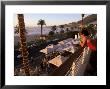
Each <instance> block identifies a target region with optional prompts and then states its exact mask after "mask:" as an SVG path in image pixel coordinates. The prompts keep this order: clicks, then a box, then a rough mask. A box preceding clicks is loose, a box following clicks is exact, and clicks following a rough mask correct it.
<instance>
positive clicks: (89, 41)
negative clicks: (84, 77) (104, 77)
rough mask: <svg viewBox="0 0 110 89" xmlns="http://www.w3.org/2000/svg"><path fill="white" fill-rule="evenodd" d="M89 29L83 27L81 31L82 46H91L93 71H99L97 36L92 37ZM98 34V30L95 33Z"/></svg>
mask: <svg viewBox="0 0 110 89" xmlns="http://www.w3.org/2000/svg"><path fill="white" fill-rule="evenodd" d="M88 30H89V29H87V28H83V29H82V31H81V33H80V37H81V38H80V45H81V47H89V49H90V50H91V55H90V65H91V66H92V68H93V69H92V73H95V75H96V73H97V38H94V39H93V38H91V37H90V36H89V35H90V33H89V32H88ZM93 35H96V32H95V33H94V34H93Z"/></svg>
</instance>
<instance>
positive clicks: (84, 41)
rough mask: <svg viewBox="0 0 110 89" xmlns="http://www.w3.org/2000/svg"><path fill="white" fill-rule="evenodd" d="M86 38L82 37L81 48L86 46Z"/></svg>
mask: <svg viewBox="0 0 110 89" xmlns="http://www.w3.org/2000/svg"><path fill="white" fill-rule="evenodd" d="M86 40H87V39H86V37H84V36H81V41H80V45H81V47H84V45H85V44H86Z"/></svg>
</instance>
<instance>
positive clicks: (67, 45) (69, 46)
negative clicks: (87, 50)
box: [40, 38, 79, 54]
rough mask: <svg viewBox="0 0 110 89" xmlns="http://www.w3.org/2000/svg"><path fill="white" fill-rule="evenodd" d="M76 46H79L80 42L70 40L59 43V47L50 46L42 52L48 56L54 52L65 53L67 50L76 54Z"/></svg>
mask: <svg viewBox="0 0 110 89" xmlns="http://www.w3.org/2000/svg"><path fill="white" fill-rule="evenodd" d="M74 44H79V40H76V39H73V38H69V39H66V40H63V41H60V42H58V44H57V45H53V44H50V45H48V46H47V47H46V48H45V49H42V50H41V51H40V52H43V53H45V54H48V53H50V52H53V51H59V52H63V51H64V50H66V51H69V52H72V53H74V52H75V48H74Z"/></svg>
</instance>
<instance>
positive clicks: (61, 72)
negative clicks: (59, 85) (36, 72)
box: [49, 47, 84, 76]
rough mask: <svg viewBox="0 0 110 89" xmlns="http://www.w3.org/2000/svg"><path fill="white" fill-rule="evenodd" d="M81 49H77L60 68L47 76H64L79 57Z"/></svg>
mask: <svg viewBox="0 0 110 89" xmlns="http://www.w3.org/2000/svg"><path fill="white" fill-rule="evenodd" d="M83 49H84V48H82V47H79V48H78V49H77V50H76V51H75V53H74V54H72V55H71V56H70V58H69V59H68V60H66V61H65V62H64V63H63V64H62V65H61V66H60V67H58V68H57V69H55V70H54V71H53V72H52V73H50V74H49V76H65V75H66V73H67V72H68V70H69V69H70V68H71V66H72V64H73V62H74V61H75V60H76V59H77V58H78V57H79V55H80V54H81V53H82V52H83Z"/></svg>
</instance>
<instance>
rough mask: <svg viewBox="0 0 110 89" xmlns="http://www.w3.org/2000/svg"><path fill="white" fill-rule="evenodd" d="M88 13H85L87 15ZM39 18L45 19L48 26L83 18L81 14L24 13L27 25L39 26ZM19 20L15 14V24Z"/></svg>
mask: <svg viewBox="0 0 110 89" xmlns="http://www.w3.org/2000/svg"><path fill="white" fill-rule="evenodd" d="M87 15H88V14H87ZM87 15H85V17H86V16H87ZM39 19H43V20H45V22H46V25H47V26H52V25H61V24H68V23H71V22H76V21H79V20H81V14H24V21H25V26H28V27H30V26H38V25H37V23H38V20H39ZM17 22H18V19H17V15H16V14H15V15H14V26H15V25H16V24H17Z"/></svg>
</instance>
